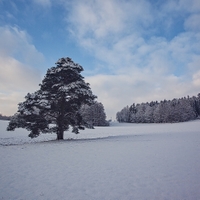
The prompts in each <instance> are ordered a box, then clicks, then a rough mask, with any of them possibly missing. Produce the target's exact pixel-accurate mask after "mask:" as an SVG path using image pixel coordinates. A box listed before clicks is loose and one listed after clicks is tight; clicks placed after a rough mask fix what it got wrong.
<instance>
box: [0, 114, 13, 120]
mask: <svg viewBox="0 0 200 200" xmlns="http://www.w3.org/2000/svg"><path fill="white" fill-rule="evenodd" d="M10 119H11V116H4V115H2V114H0V120H10Z"/></svg>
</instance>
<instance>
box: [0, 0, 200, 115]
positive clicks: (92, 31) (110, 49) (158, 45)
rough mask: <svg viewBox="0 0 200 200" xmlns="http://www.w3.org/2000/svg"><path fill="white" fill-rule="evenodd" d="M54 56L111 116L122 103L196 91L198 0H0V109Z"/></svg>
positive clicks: (10, 105) (10, 109)
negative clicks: (79, 72)
mask: <svg viewBox="0 0 200 200" xmlns="http://www.w3.org/2000/svg"><path fill="white" fill-rule="evenodd" d="M61 57H71V58H72V60H73V61H74V62H76V63H79V64H80V65H82V66H83V68H84V72H83V76H84V77H85V79H86V81H87V82H89V83H90V86H91V88H92V91H93V93H94V94H95V95H97V96H98V99H97V100H98V101H99V102H102V103H103V105H104V108H105V111H106V114H107V117H108V118H109V119H110V118H111V117H112V119H114V118H115V115H116V112H117V111H119V110H121V109H122V108H123V107H125V106H126V105H131V104H132V103H142V102H147V101H152V100H158V101H160V100H163V99H173V98H179V97H183V96H187V95H189V96H193V95H194V96H196V95H197V94H198V93H200V1H199V0H166V1H160V0H140V1H138V0H73V1H71V0H56V1H53V0H0V71H1V72H0V113H1V114H4V115H12V114H14V113H15V112H16V111H17V104H18V103H19V102H22V101H23V100H24V96H25V95H26V94H27V93H28V92H30V93H31V92H34V91H35V90H37V89H39V86H38V84H39V83H41V80H42V79H43V77H44V75H45V73H46V71H47V69H48V68H50V67H52V66H55V64H54V63H55V62H56V61H57V60H58V59H59V58H61Z"/></svg>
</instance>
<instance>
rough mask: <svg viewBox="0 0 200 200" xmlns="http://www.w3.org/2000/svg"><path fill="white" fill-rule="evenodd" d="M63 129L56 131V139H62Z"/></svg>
mask: <svg viewBox="0 0 200 200" xmlns="http://www.w3.org/2000/svg"><path fill="white" fill-rule="evenodd" d="M63 136H64V131H58V132H57V140H63Z"/></svg>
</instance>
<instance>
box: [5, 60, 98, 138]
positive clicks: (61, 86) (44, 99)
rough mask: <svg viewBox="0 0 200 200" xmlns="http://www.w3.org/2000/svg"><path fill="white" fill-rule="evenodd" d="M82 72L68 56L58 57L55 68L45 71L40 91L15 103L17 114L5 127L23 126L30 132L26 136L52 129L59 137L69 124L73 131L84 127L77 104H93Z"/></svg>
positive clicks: (34, 135) (35, 135)
mask: <svg viewBox="0 0 200 200" xmlns="http://www.w3.org/2000/svg"><path fill="white" fill-rule="evenodd" d="M82 71H83V68H82V66H80V65H79V64H76V63H74V62H73V61H72V60H71V59H70V58H68V57H67V58H61V59H59V60H58V61H57V62H56V67H52V68H50V69H48V70H47V74H46V76H45V77H44V79H43V81H42V83H41V84H40V90H38V91H37V92H35V93H33V94H28V95H27V96H26V97H25V98H26V100H25V101H24V102H23V103H20V104H19V107H18V113H17V114H16V115H15V116H14V117H13V118H12V119H11V121H10V123H9V125H8V128H7V130H14V129H15V128H19V127H22V128H26V129H27V130H29V131H31V133H30V134H29V136H30V137H37V136H38V135H39V134H40V133H47V132H55V133H56V134H57V139H58V140H60V139H63V135H64V131H66V130H68V129H69V126H70V125H71V126H72V127H73V132H74V133H78V130H79V129H84V126H86V124H85V123H84V121H83V120H82V117H81V115H80V112H79V111H80V107H81V105H82V104H91V103H93V100H94V99H95V98H96V96H94V95H93V94H92V91H91V89H90V87H89V84H88V83H85V81H84V78H83V76H82V75H81V74H80V73H81V72H82ZM50 124H51V126H50Z"/></svg>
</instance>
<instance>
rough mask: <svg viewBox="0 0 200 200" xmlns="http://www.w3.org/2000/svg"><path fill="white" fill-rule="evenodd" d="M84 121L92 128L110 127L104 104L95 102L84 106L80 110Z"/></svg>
mask: <svg viewBox="0 0 200 200" xmlns="http://www.w3.org/2000/svg"><path fill="white" fill-rule="evenodd" d="M80 113H81V116H82V117H83V120H84V121H85V122H86V123H88V124H89V125H92V126H109V123H108V122H107V121H106V114H105V111H104V106H103V104H102V103H99V102H97V101H95V102H94V103H93V104H92V105H90V106H88V105H82V106H81V110H80Z"/></svg>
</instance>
